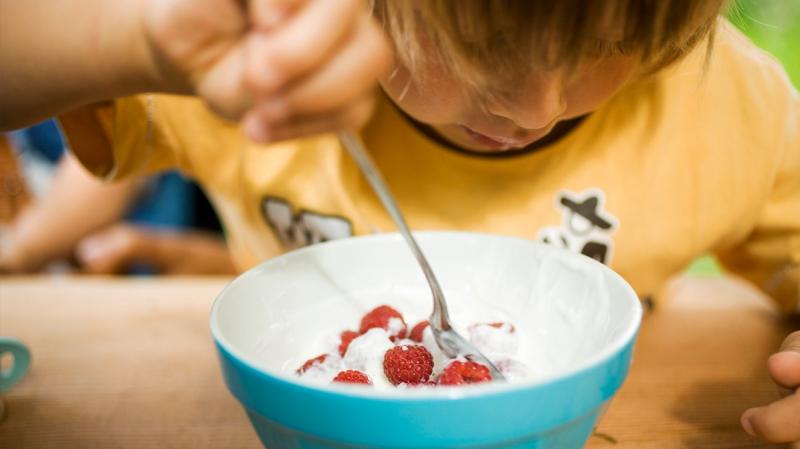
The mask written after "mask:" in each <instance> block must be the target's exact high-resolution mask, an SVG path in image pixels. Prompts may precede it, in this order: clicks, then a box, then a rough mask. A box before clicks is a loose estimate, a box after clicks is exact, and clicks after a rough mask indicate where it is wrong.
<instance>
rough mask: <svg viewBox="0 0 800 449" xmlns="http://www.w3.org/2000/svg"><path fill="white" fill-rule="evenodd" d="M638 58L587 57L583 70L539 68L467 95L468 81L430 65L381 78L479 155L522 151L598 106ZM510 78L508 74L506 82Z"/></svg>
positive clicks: (420, 116)
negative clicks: (559, 125)
mask: <svg viewBox="0 0 800 449" xmlns="http://www.w3.org/2000/svg"><path fill="white" fill-rule="evenodd" d="M639 65H640V64H639V62H638V58H637V57H635V56H632V55H625V54H619V53H618V54H608V55H592V56H587V57H586V58H585V60H584V61H583V62H582V63H581V64H579V67H578V68H576V69H575V70H573V71H572V73H567V71H566V70H537V69H536V67H535V66H534V65H533V64H532V66H531V68H530V69H529V70H528V71H527V73H526V72H521V73H518V74H516V76H514V77H511V78H512V79H516V80H517V81H515V82H509V83H507V84H509V85H508V86H501V89H502V92H499V90H500V89H495V90H497V91H491V92H481V93H480V94H468V93H466V92H468V89H465V87H466V83H465V82H464V81H463V80H461V79H459V77H457V76H453V75H452V74H451V73H449V72H448V71H447V70H445V69H443V68H436V67H427V68H426V69H425V70H426V73H423V74H419V75H420V76H415V80H419V81H414V82H409V80H410V76H409V75H410V73H409V72H408V70H407V69H406V68H405V67H403V66H398V67H397V69H396V70H395V71H394V73H392V74H390V75H387V76H386V77H385V78H384V79H382V80H381V84H382V86H383V88H384V90H385V91H386V93H387V94H388V95H389V96H390V97H391V98H392V100H393V101H395V103H397V105H399V107H400V108H402V109H403V111H405V112H406V113H407V114H408V115H410V116H411V117H413V118H414V119H415V120H418V121H420V122H422V123H425V124H428V125H430V126H431V127H433V128H434V129H435V130H436V131H437V132H438V133H439V134H441V135H442V136H443V137H445V138H447V139H448V140H449V141H451V142H453V143H454V144H456V145H458V146H460V147H463V148H467V149H470V150H475V151H480V152H502V151H505V150H511V149H517V148H523V147H525V146H527V145H529V144H531V143H533V142H535V141H537V140H539V139H541V138H542V137H544V136H545V135H547V134H548V133H549V132H550V131H551V130H552V129H553V127H554V126H555V125H556V124H557V123H558V122H559V121H562V120H568V119H571V118H575V117H579V116H581V115H584V114H587V113H589V112H592V111H594V110H596V109H597V108H599V107H600V106H601V105H602V104H603V103H604V102H605V101H606V100H608V99H609V98H611V97H612V96H613V95H614V94H615V93H616V92H617V91H619V90H620V88H621V87H622V86H623V85H624V84H625V83H626V82H627V81H628V80H629V79H630V78H631V77H632V74H633V73H634V72H635V71H636V69H637V68H638V67H639ZM506 78H508V77H506V76H504V79H506Z"/></svg>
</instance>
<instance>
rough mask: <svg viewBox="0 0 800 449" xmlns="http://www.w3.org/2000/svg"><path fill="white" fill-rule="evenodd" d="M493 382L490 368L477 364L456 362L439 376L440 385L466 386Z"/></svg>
mask: <svg viewBox="0 0 800 449" xmlns="http://www.w3.org/2000/svg"><path fill="white" fill-rule="evenodd" d="M490 380H492V374H491V372H490V371H489V368H488V367H487V366H485V365H481V364H480V363H477V362H460V361H458V360H456V361H455V362H453V363H451V364H450V365H448V366H447V368H445V369H444V371H443V372H442V374H441V375H439V380H438V383H439V385H464V384H474V383H478V382H487V381H490Z"/></svg>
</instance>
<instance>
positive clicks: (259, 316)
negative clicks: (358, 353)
mask: <svg viewBox="0 0 800 449" xmlns="http://www.w3.org/2000/svg"><path fill="white" fill-rule="evenodd" d="M418 239H419V241H420V246H422V248H423V251H424V252H425V254H426V256H427V257H428V259H429V260H430V262H431V265H432V266H433V268H434V271H435V272H436V275H437V277H438V279H439V282H440V284H441V286H442V288H443V290H444V293H445V296H446V297H447V300H448V303H449V305H450V309H451V318H452V319H453V321H454V322H455V323H456V327H457V328H460V330H462V331H465V330H466V329H465V328H466V327H467V326H468V325H469V324H473V323H476V322H495V321H511V322H512V323H513V324H514V325H515V326H516V328H517V331H518V332H519V333H520V349H519V354H520V357H519V359H520V360H521V361H523V362H524V363H526V364H527V365H528V366H529V368H530V369H531V372H532V378H533V379H543V378H550V377H553V376H557V375H562V374H565V373H567V372H571V371H574V370H577V369H578V368H580V367H582V366H586V365H587V364H590V363H591V362H592V361H596V360H599V359H600V358H602V357H603V356H604V355H606V356H607V355H609V354H610V353H611V352H612V351H614V350H616V349H618V348H619V347H621V346H622V345H623V344H624V343H625V342H626V341H627V340H628V339H630V338H632V335H633V334H634V333H635V330H636V328H637V327H638V323H639V319H640V317H641V308H640V305H639V302H638V300H637V298H636V296H635V294H634V292H633V290H632V289H631V288H630V286H628V284H627V283H625V282H624V281H623V280H622V278H620V277H619V276H618V275H616V274H615V273H614V272H612V271H611V270H610V269H608V268H607V267H605V266H603V265H602V264H600V263H597V262H595V261H593V260H590V259H588V258H586V257H584V256H579V255H575V254H572V253H569V252H566V251H563V250H559V249H556V248H552V247H549V246H546V245H541V244H535V243H531V242H528V241H524V240H519V239H514V238H505V237H496V236H486V235H480V234H468V233H419V234H418ZM380 304H389V305H392V306H394V307H396V308H397V309H398V310H400V311H401V312H402V313H403V314H404V316H405V317H406V321H407V322H408V325H409V327H410V326H412V325H413V324H414V323H416V322H417V321H418V320H420V319H425V318H426V317H427V315H428V314H429V312H430V309H431V300H430V291H429V290H428V287H427V284H426V283H425V279H424V276H423V275H422V272H421V271H420V268H419V267H418V265H417V264H416V261H415V260H414V259H413V256H412V255H411V253H410V252H409V250H408V248H407V247H406V246H405V243H404V242H403V240H402V239H401V238H400V237H399V236H398V235H395V234H390V235H381V236H374V237H366V238H358V239H350V240H346V241H335V242H330V243H326V244H322V245H317V246H314V247H310V248H306V249H303V250H300V251H297V252H294V253H291V254H288V255H286V256H282V257H280V258H277V259H274V260H271V261H269V262H266V263H265V264H262V265H260V266H259V267H257V268H255V269H254V270H252V271H250V272H248V273H247V274H245V275H244V276H243V277H241V278H240V279H237V281H235V282H234V283H232V284H231V285H230V286H229V287H228V288H227V289H226V291H224V292H223V293H222V294H221V295H220V298H219V300H218V301H217V303H216V304H215V306H214V312H213V313H212V323H211V324H212V328H214V329H215V334H216V335H217V338H218V339H220V340H221V341H222V342H223V344H225V345H227V346H228V347H229V348H232V349H233V350H234V351H235V352H236V353H237V354H239V355H241V356H242V357H244V358H245V359H246V360H248V361H249V362H250V363H251V364H253V365H255V366H258V367H260V368H261V369H263V370H265V371H267V372H270V373H272V374H276V375H279V376H291V375H292V373H293V372H294V370H295V369H296V368H297V367H298V366H300V365H301V364H302V363H303V362H304V361H305V360H307V359H309V358H311V357H313V356H316V355H318V354H321V353H323V352H325V351H326V350H327V349H329V348H330V345H331V344H332V343H331V341H332V339H333V340H335V339H336V336H337V335H338V334H339V332H341V331H342V330H345V329H354V330H357V328H358V322H359V319H360V317H361V316H362V315H363V314H364V312H366V311H368V310H370V309H371V308H373V307H375V306H377V305H380ZM334 343H335V342H334Z"/></svg>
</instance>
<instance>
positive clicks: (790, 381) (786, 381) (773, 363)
mask: <svg viewBox="0 0 800 449" xmlns="http://www.w3.org/2000/svg"><path fill="white" fill-rule="evenodd" d="M767 367H768V369H769V374H770V376H772V379H773V380H774V381H775V383H777V384H778V385H779V386H781V387H783V388H785V389H786V390H788V391H785V392H784V393H791V392H792V391H793V390H796V389H797V388H798V387H800V331H797V332H794V333H792V334H790V335H789V336H788V337H786V339H785V340H784V341H783V344H782V345H781V349H780V352H778V353H776V354H773V355H772V356H771V357H770V358H769V360H768V361H767Z"/></svg>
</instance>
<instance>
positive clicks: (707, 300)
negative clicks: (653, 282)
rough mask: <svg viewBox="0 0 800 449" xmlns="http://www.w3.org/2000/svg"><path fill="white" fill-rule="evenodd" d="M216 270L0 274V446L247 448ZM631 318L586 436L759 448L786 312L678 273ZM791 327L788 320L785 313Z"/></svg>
mask: <svg viewBox="0 0 800 449" xmlns="http://www.w3.org/2000/svg"><path fill="white" fill-rule="evenodd" d="M226 282H227V279H225V278H173V279H169V278H161V279H121V278H70V277H62V278H37V277H31V278H15V277H4V278H0V335H13V336H16V337H18V338H21V339H22V340H24V341H26V342H27V344H28V345H29V346H30V348H31V350H32V352H33V364H32V368H31V371H30V372H29V374H28V376H27V377H26V378H25V379H24V380H23V381H22V382H21V383H20V384H18V385H17V386H16V387H15V388H14V389H12V390H11V391H8V392H6V393H5V396H4V400H5V403H6V409H7V417H6V420H5V422H3V423H2V424H0V448H4V449H24V448H70V449H71V448H103V449H107V448H148V449H149V448H167V449H169V448H191V449H204V448H225V449H237V448H253V449H257V448H260V447H261V446H260V445H259V443H258V441H257V438H256V435H255V433H254V432H253V430H252V429H251V428H250V425H249V423H248V422H247V419H246V417H245V415H244V412H243V411H242V409H241V408H240V407H239V405H238V404H237V403H236V402H235V400H234V399H233V397H232V396H230V395H229V393H228V391H227V390H226V388H225V386H224V385H223V382H222V378H221V376H220V371H219V368H218V366H217V361H216V356H215V353H214V348H213V345H212V341H211V337H210V334H209V331H208V326H207V320H208V312H209V307H210V304H211V302H212V300H213V299H214V296H215V295H216V294H217V293H218V292H219V291H220V289H221V288H222V287H223V285H224V284H225V283H226ZM666 296H667V297H668V298H669V299H670V301H669V303H668V304H664V305H662V306H661V307H660V308H659V309H657V310H656V311H655V312H654V313H652V314H650V315H649V316H648V317H647V318H646V319H645V322H644V325H643V328H642V331H641V335H640V339H639V343H638V346H637V350H636V353H635V356H634V363H633V368H632V371H631V374H630V377H629V378H628V380H627V382H626V383H625V386H624V387H623V388H622V390H621V391H620V393H619V395H618V396H617V398H616V399H615V400H614V402H613V404H612V407H611V409H610V410H609V412H608V414H607V415H606V417H605V418H604V419H603V421H602V422H601V424H600V426H599V431H600V432H602V433H603V434H605V435H607V436H609V437H611V438H613V439H615V440H616V441H617V443H616V444H614V443H611V442H609V441H607V440H606V439H605V438H602V437H599V436H595V437H592V438H591V439H590V443H589V445H588V447H589V448H591V449H601V448H617V449H629V448H630V449H634V448H635V449H651V448H658V449H661V448H664V449H676V448H759V447H783V448H788V447H791V446H786V445H784V446H767V445H765V444H762V443H759V442H757V441H755V440H753V439H751V438H749V437H748V436H747V435H746V434H744V432H742V431H741V430H740V428H739V423H738V421H739V414H740V413H741V412H742V411H743V410H744V409H746V408H747V407H749V406H751V405H755V404H764V403H766V402H768V401H770V400H772V399H774V398H776V397H777V393H776V390H775V387H774V386H773V385H772V384H771V383H770V381H769V379H768V377H767V374H766V371H765V367H764V362H765V360H766V358H767V356H768V355H769V354H770V352H771V351H772V350H773V349H774V348H776V347H777V346H778V345H779V343H780V341H781V340H782V339H783V337H784V335H786V334H788V332H789V331H790V330H791V329H792V327H793V326H792V324H790V323H788V322H786V321H784V320H782V319H780V318H779V317H778V316H777V315H776V314H775V313H774V312H773V311H772V309H771V308H770V307H769V306H768V305H767V302H766V301H764V300H763V298H761V297H760V296H759V295H757V294H756V293H754V292H753V291H752V290H750V289H748V288H746V287H745V286H743V285H742V284H740V283H737V282H733V281H731V280H725V279H679V280H677V281H676V282H675V283H673V284H672V286H671V288H670V289H669V292H668V294H667V295H666ZM794 328H795V329H796V328H797V325H796V323H795V324H794Z"/></svg>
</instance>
